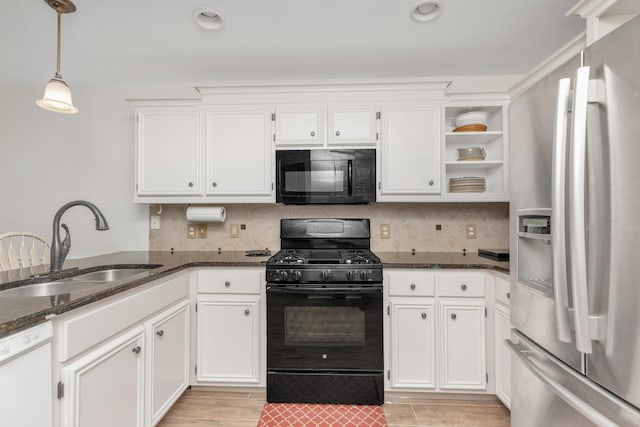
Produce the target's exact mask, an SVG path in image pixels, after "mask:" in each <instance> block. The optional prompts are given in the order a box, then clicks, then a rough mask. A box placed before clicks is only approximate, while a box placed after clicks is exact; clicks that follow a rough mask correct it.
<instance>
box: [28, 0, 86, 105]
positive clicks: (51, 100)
mask: <svg viewBox="0 0 640 427" xmlns="http://www.w3.org/2000/svg"><path fill="white" fill-rule="evenodd" d="M45 2H46V3H47V4H48V5H49V6H51V7H52V8H53V9H54V10H55V11H56V12H57V13H58V51H57V52H58V55H57V62H56V63H57V66H56V74H55V76H54V77H53V78H52V79H51V80H49V83H47V86H46V87H45V88H44V95H43V97H42V99H39V100H37V101H36V104H37V105H38V106H39V107H42V108H44V109H45V110H49V111H54V112H56V113H62V114H75V113H77V112H78V111H79V110H78V109H77V108H76V107H75V106H74V105H73V101H72V100H71V90H70V89H69V86H68V85H67V83H66V82H65V81H64V80H62V76H61V75H60V16H61V15H62V14H63V13H72V12H75V10H76V6H75V5H74V4H73V2H71V0H45Z"/></svg>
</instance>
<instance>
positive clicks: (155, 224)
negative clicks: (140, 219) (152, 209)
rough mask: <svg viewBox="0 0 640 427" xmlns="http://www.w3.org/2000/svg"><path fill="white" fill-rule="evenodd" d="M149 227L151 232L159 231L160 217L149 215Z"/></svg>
mask: <svg viewBox="0 0 640 427" xmlns="http://www.w3.org/2000/svg"><path fill="white" fill-rule="evenodd" d="M149 227H150V228H151V229H152V230H160V216H159V215H151V221H150V222H149Z"/></svg>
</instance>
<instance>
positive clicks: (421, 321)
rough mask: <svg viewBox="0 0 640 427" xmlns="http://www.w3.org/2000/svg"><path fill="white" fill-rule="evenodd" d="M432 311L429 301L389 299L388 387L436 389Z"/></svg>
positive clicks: (431, 302)
mask: <svg viewBox="0 0 640 427" xmlns="http://www.w3.org/2000/svg"><path fill="white" fill-rule="evenodd" d="M433 308H434V305H433V300H432V299H425V298H391V320H390V334H391V349H390V356H391V357H390V359H391V360H390V362H391V363H390V368H391V378H390V379H391V383H390V386H391V387H394V388H422V389H424V388H434V387H435V378H436V376H435V319H434V309H433Z"/></svg>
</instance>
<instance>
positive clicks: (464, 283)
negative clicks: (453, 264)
mask: <svg viewBox="0 0 640 427" xmlns="http://www.w3.org/2000/svg"><path fill="white" fill-rule="evenodd" d="M438 295H440V296H442V297H483V296H484V273H455V274H444V273H440V276H439V278H438Z"/></svg>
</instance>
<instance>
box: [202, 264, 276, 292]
mask: <svg viewBox="0 0 640 427" xmlns="http://www.w3.org/2000/svg"><path fill="white" fill-rule="evenodd" d="M264 271H265V270H264V268H219V269H218V268H217V269H211V270H200V271H198V272H197V273H196V274H197V282H198V293H210V294H260V293H261V292H262V290H263V289H264V287H265V283H264Z"/></svg>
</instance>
